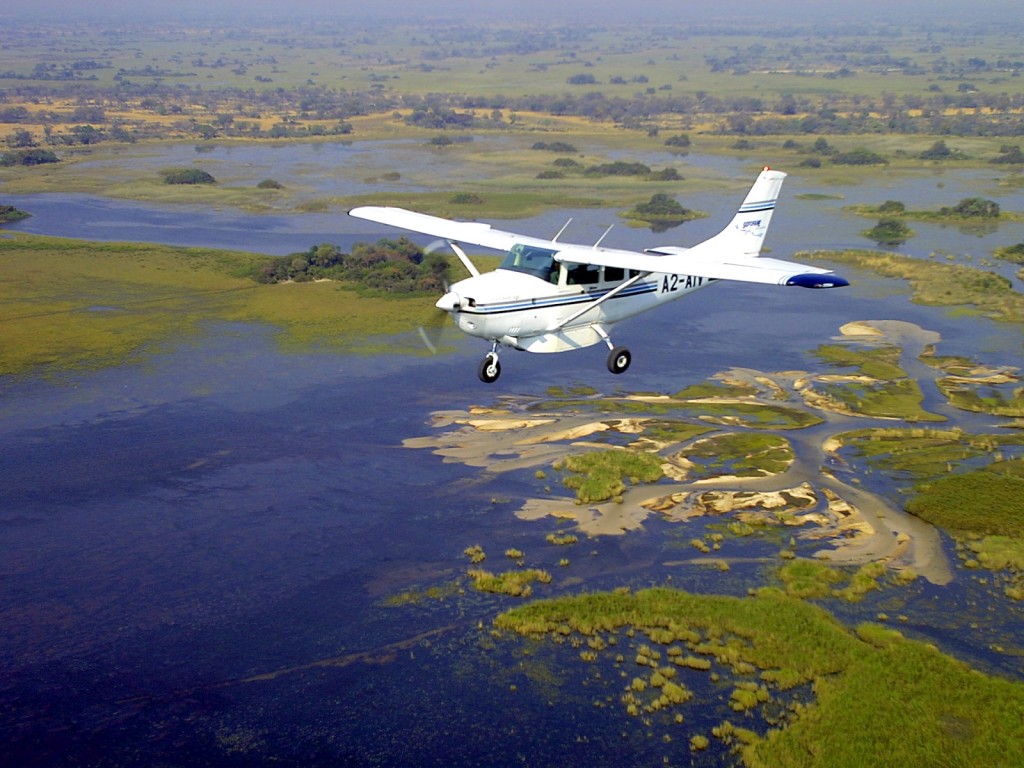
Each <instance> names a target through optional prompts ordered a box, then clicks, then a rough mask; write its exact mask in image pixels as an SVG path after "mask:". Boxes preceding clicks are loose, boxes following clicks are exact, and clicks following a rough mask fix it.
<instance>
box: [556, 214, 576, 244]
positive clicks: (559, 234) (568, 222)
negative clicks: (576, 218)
mask: <svg viewBox="0 0 1024 768" xmlns="http://www.w3.org/2000/svg"><path fill="white" fill-rule="evenodd" d="M570 224H572V216H570V217H569V220H568V221H567V222H565V224H564V225H562V228H561V229H560V230H558V234H557V235H555V236H554V237H552V238H551V242H552V243H557V242H558V238H560V237H561V236H562V233H563V232H565V230H567V229H568V228H569V225H570Z"/></svg>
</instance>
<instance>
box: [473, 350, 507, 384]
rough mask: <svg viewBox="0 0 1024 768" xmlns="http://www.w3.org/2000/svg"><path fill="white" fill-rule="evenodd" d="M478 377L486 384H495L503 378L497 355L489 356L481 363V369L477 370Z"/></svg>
mask: <svg viewBox="0 0 1024 768" xmlns="http://www.w3.org/2000/svg"><path fill="white" fill-rule="evenodd" d="M476 375H477V376H479V377H480V381H482V382H483V383H484V384H493V383H494V382H496V381H497V380H498V377H499V376H501V363H499V362H498V356H497V355H487V356H486V357H485V358H484V359H483V360H481V361H480V367H479V368H477V369H476Z"/></svg>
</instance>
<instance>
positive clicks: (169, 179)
mask: <svg viewBox="0 0 1024 768" xmlns="http://www.w3.org/2000/svg"><path fill="white" fill-rule="evenodd" d="M162 175H163V177H164V184H216V183H217V180H216V179H215V178H213V176H211V175H210V174H209V173H207V172H206V171H204V170H201V169H199V168H173V169H171V170H169V171H164V172H163V174H162Z"/></svg>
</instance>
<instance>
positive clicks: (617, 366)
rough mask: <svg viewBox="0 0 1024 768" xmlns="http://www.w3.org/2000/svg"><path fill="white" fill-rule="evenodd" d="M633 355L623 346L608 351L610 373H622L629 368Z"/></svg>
mask: <svg viewBox="0 0 1024 768" xmlns="http://www.w3.org/2000/svg"><path fill="white" fill-rule="evenodd" d="M632 360H633V355H631V354H630V352H629V350H628V349H626V348H625V347H615V348H614V349H612V351H611V352H609V353H608V370H609V371H611V372H612V373H623V372H624V371H625V370H626V369H627V368H629V364H630V362H632Z"/></svg>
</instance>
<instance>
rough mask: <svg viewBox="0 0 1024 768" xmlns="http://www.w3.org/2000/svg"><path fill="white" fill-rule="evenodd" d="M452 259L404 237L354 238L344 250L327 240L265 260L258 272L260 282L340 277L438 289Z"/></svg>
mask: <svg viewBox="0 0 1024 768" xmlns="http://www.w3.org/2000/svg"><path fill="white" fill-rule="evenodd" d="M448 272H449V265H448V260H447V259H446V258H445V257H444V256H442V255H441V254H437V253H430V254H424V252H423V250H422V249H421V248H420V247H419V246H417V245H416V244H415V243H413V242H412V241H411V240H409V239H408V238H405V237H401V238H399V239H398V240H390V239H387V238H382V239H381V240H378V241H377V242H376V243H356V244H355V245H354V246H353V247H352V252H351V253H344V252H343V251H342V250H341V249H340V248H339V247H338V246H336V245H331V244H329V243H327V244H323V245H315V246H312V247H311V248H309V250H307V251H304V252H301V253H293V254H291V255H288V256H279V257H276V258H273V259H270V260H269V261H267V262H264V263H263V264H262V265H261V266H260V267H259V269H258V270H257V272H256V274H255V278H256V280H257V281H258V282H261V283H281V282H288V281H293V282H308V281H311V280H338V281H341V282H346V283H352V284H354V285H356V286H358V287H360V288H363V289H369V290H371V291H379V292H384V293H420V292H430V293H440V292H442V291H443V290H444V286H445V285H446V284H447V283H448Z"/></svg>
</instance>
